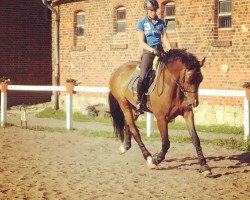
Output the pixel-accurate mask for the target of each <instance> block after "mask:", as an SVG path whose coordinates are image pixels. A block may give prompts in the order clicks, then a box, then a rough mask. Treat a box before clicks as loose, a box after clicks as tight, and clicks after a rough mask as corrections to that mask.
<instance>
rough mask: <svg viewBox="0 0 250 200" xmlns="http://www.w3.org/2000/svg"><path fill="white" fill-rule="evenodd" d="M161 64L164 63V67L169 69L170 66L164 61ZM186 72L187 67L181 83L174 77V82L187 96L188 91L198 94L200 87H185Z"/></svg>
mask: <svg viewBox="0 0 250 200" xmlns="http://www.w3.org/2000/svg"><path fill="white" fill-rule="evenodd" d="M160 64H161V65H163V66H164V67H162V66H161V67H162V69H164V68H165V69H168V67H167V65H166V64H165V63H164V62H161V63H160ZM186 73H187V69H185V71H184V76H183V78H182V80H181V83H179V82H178V81H177V80H176V79H174V78H172V79H173V80H174V82H175V83H176V85H177V87H178V88H179V89H180V91H181V93H182V94H183V95H184V96H185V97H187V94H188V93H191V94H198V89H196V90H193V91H192V90H186V89H185V87H184V83H185V79H186Z"/></svg>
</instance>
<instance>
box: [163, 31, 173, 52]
mask: <svg viewBox="0 0 250 200" xmlns="http://www.w3.org/2000/svg"><path fill="white" fill-rule="evenodd" d="M162 43H163V44H164V46H165V47H166V50H167V51H169V50H170V49H171V44H170V41H169V38H168V35H167V32H166V30H165V29H164V30H163V31H162Z"/></svg>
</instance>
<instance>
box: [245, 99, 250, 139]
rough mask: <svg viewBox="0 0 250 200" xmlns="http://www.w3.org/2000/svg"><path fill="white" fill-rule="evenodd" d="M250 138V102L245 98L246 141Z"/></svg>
mask: <svg viewBox="0 0 250 200" xmlns="http://www.w3.org/2000/svg"><path fill="white" fill-rule="evenodd" d="M249 138H250V101H249V99H248V98H247V97H244V140H245V141H247V140H248V139H249Z"/></svg>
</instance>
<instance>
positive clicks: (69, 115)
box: [66, 83, 74, 130]
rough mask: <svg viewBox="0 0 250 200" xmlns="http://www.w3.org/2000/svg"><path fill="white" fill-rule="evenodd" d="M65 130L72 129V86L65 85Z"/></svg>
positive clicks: (70, 84)
mask: <svg viewBox="0 0 250 200" xmlns="http://www.w3.org/2000/svg"><path fill="white" fill-rule="evenodd" d="M66 92H67V94H66V128H67V129H68V130H70V129H71V128H72V124H73V123H72V122H73V120H72V118H73V117H72V116H73V102H72V99H73V93H74V84H73V83H66Z"/></svg>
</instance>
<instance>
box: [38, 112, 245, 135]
mask: <svg viewBox="0 0 250 200" xmlns="http://www.w3.org/2000/svg"><path fill="white" fill-rule="evenodd" d="M36 117H38V118H55V119H60V120H65V119H66V113H65V112H64V111H62V110H56V111H55V110H54V109H52V108H45V109H44V110H43V111H41V112H39V113H38V114H36ZM73 120H74V121H79V122H100V123H103V124H105V125H112V121H111V119H110V118H100V117H88V116H87V115H84V114H82V113H80V112H75V113H74V114H73ZM136 124H137V125H138V127H139V128H145V127H146V121H138V122H136ZM154 127H157V125H156V122H155V121H154ZM168 127H169V129H174V130H186V125H185V124H184V123H180V122H172V123H169V126H168ZM195 127H196V130H197V131H198V132H206V133H224V134H235V135H243V131H244V129H243V126H240V127H236V126H226V125H210V126H204V125H196V126H195Z"/></svg>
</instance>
